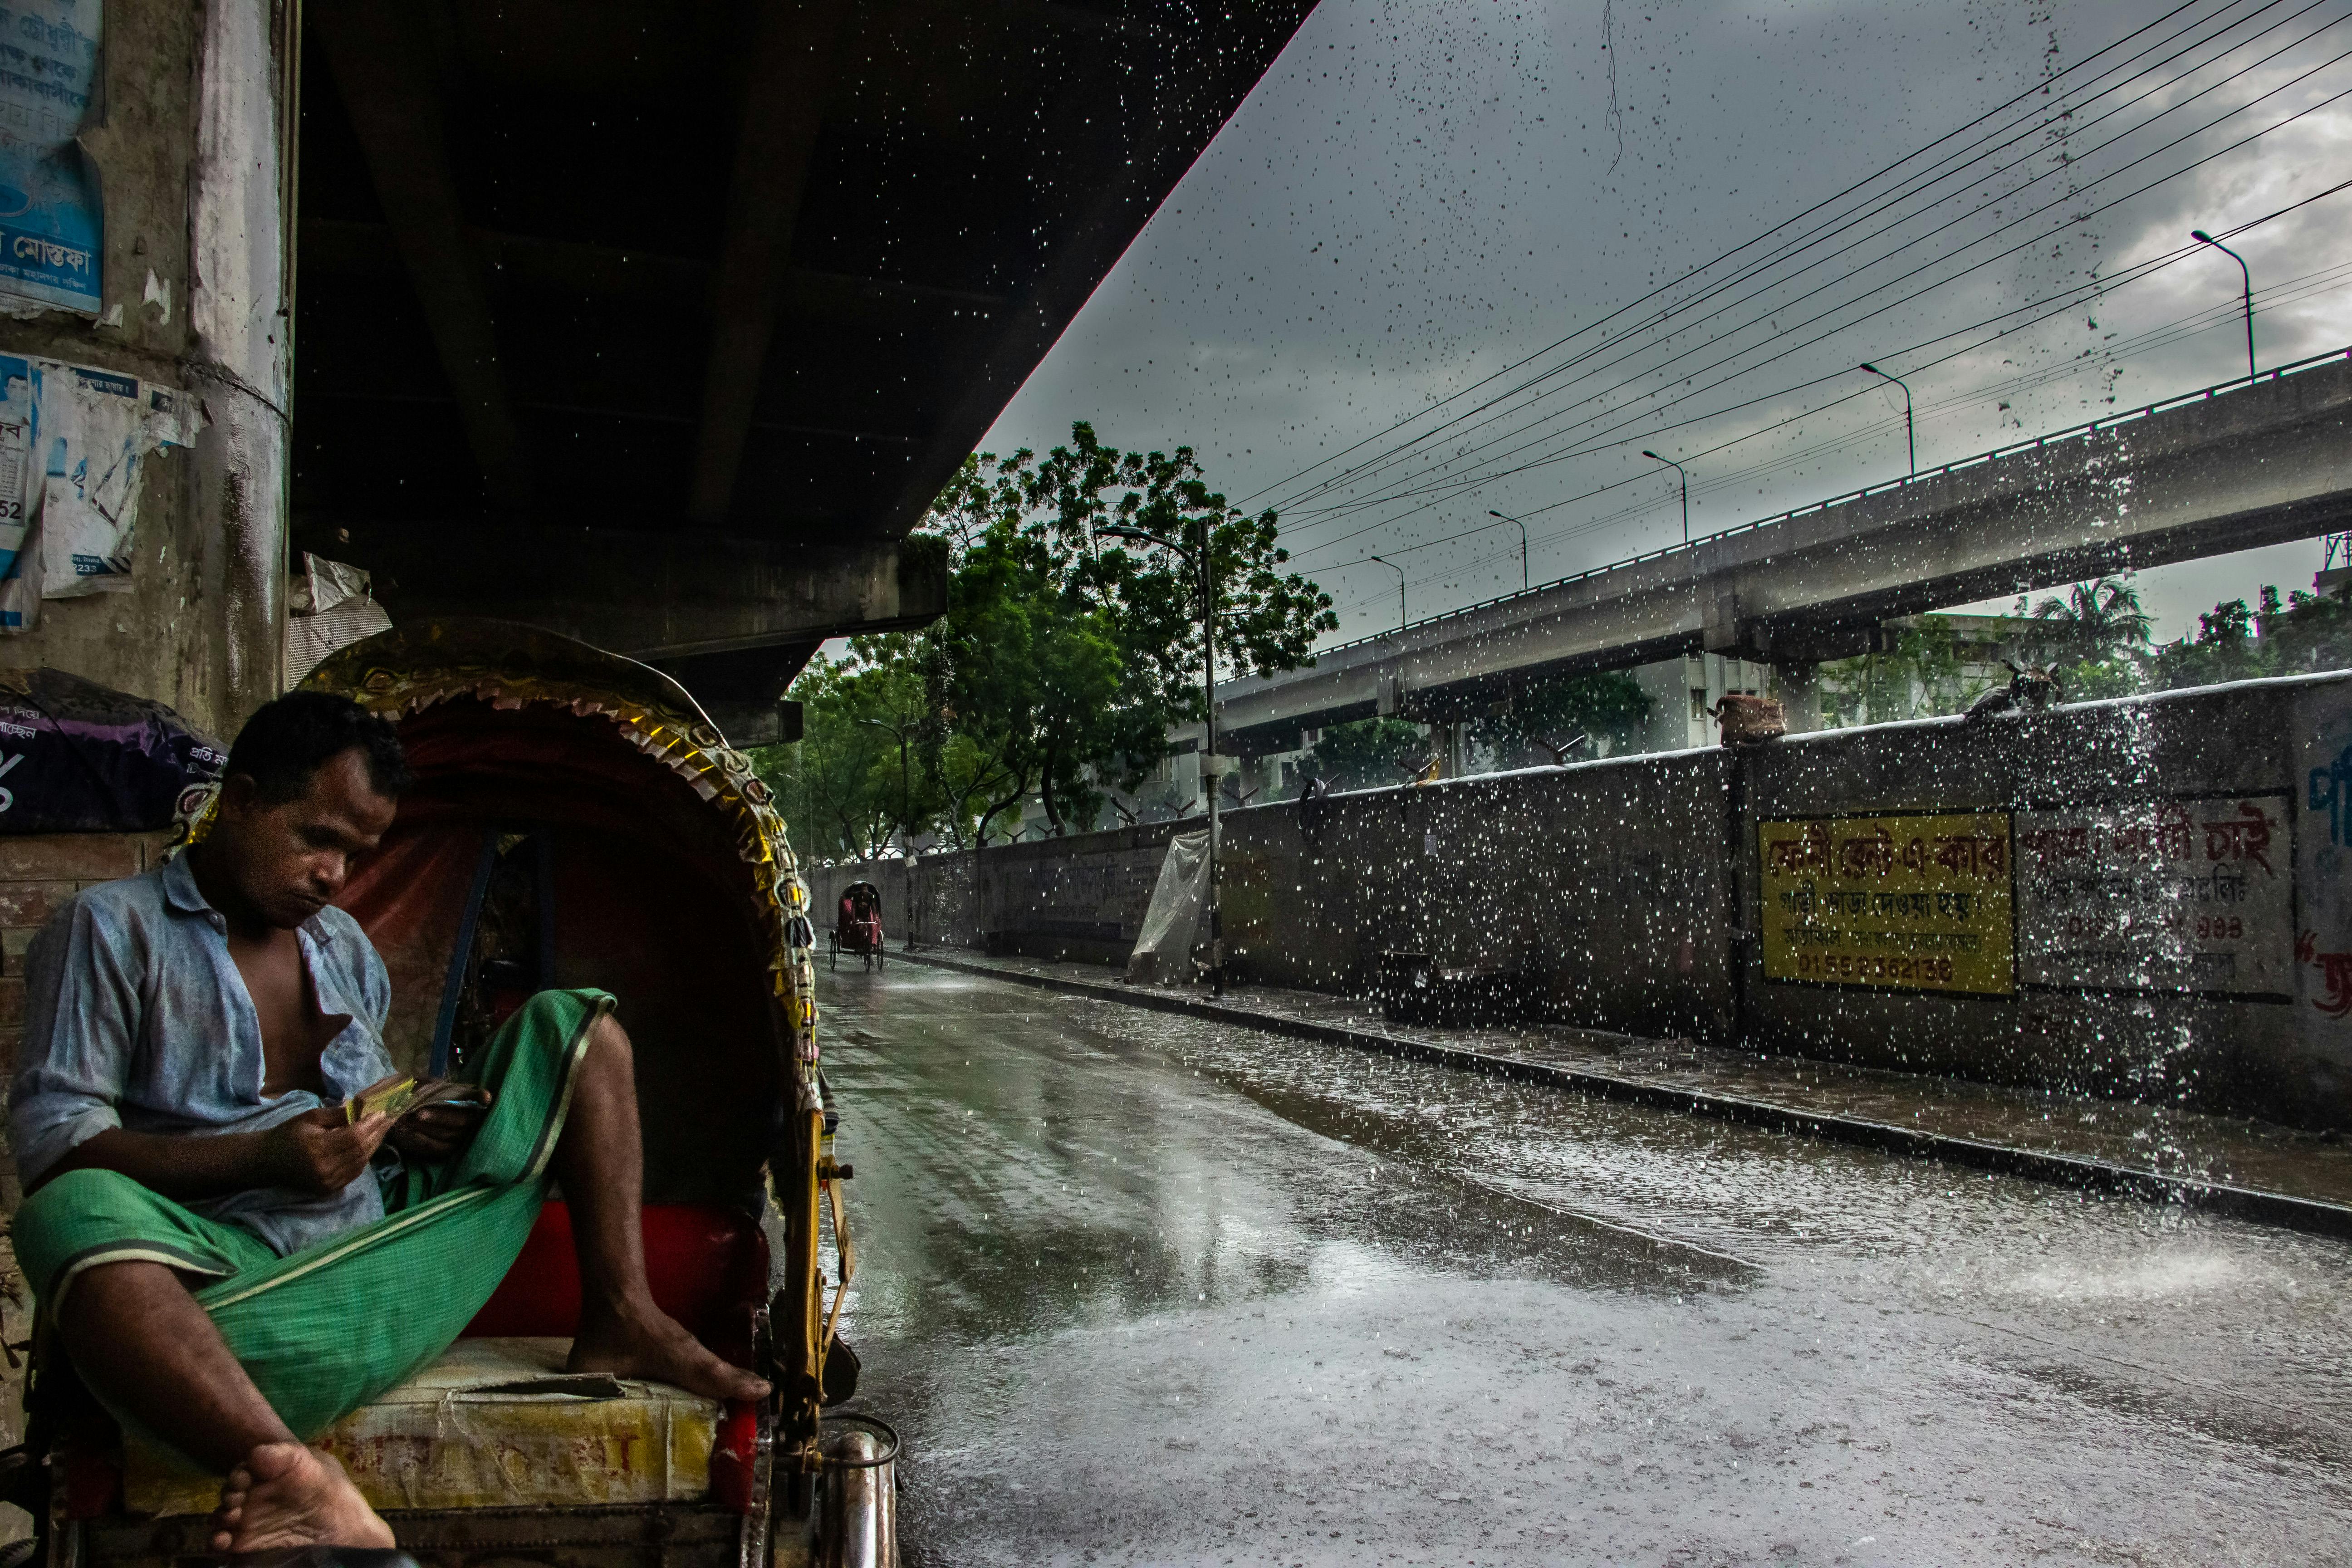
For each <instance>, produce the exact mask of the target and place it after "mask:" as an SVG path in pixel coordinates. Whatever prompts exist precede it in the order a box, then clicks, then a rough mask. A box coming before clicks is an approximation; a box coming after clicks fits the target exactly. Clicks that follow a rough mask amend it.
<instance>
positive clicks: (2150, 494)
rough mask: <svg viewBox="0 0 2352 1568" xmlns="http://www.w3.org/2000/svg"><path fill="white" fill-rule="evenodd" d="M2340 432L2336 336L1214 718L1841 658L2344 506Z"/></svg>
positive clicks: (1264, 687) (1336, 651) (1337, 710)
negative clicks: (1958, 608) (2025, 597)
mask: <svg viewBox="0 0 2352 1568" xmlns="http://www.w3.org/2000/svg"><path fill="white" fill-rule="evenodd" d="M2347 445H2352V353H2347V355H2345V356H2336V355H2331V356H2329V357H2328V360H2327V361H2326V363H2313V364H2310V365H2308V366H2307V367H2306V368H2304V369H2302V370H2300V371H2298V372H2297V373H2295V374H2274V375H2273V377H2272V378H2271V379H2268V380H2265V381H2263V382H2260V383H2258V384H2253V385H2247V384H2243V383H2233V384H2230V385H2228V386H2226V387H2221V388H2216V389H2213V390H2211V391H2210V392H2208V393H2205V394H2203V395H2198V396H2195V397H2192V398H2184V399H2181V400H2179V401H2177V402H2174V403H2171V404H2170V405H2158V406H2156V407H2154V408H2152V409H2148V410H2142V411H2138V412H2136V413H2133V414H2128V415H2124V416H2118V417H2117V418H2116V419H2115V420H2114V421H2113V422H2111V423H2110V422H2102V423H2101V424H2100V425H2099V426H2097V427H2095V428H2085V429H2083V430H2079V431H2076V432H2073V433H2069V434H2062V435H2059V436H2057V437H2046V438H2044V439H2042V440H2038V441H2034V442H2032V443H2021V444H2020V445H2018V446H2017V447H2014V448H2011V449H2008V450H2005V451H2003V452H2001V453H2000V454H1999V455H1993V456H1987V457H1983V458H1973V459H1970V460H1969V461H1966V462H1962V463H1957V464H1954V465H1952V466H1950V467H1948V468H1939V469H1934V470H1930V471H1929V472H1927V473H1925V474H1920V475H1917V476H1916V477H1914V478H1910V479H1904V480H1902V481H1901V482H1899V483H1896V484H1890V485H1885V486H1880V487H1877V488H1875V489H1871V490H1867V491H1864V492H1862V493H1859V494H1856V495H1853V496H1849V497H1845V498H1843V499H1841V500H1835V501H1832V502H1828V503H1825V504H1823V505H1821V506H1818V507H1810V508H1806V509H1803V510H1799V511H1796V512H1791V513H1789V514H1786V515H1784V516H1782V517H1780V518H1775V519H1771V520H1769V521H1762V522H1759V523H1758V524H1757V525H1755V526H1753V527H1750V528H1745V529H1738V530H1734V531H1729V532H1726V533H1721V534H1717V535H1713V536H1711V537H1708V538H1706V539H1701V540H1699V541H1698V542H1696V543H1695V544H1692V545H1689V546H1687V547H1685V548H1681V549H1676V550H1671V551H1661V552H1655V553H1654V554H1650V555H1645V556H1642V557H1638V558H1636V559H1635V560H1633V561H1628V562H1622V563H1618V564H1616V565H1614V566H1610V567H1604V568H1599V569H1596V570H1594V571H1591V572H1588V573H1583V574H1579V575H1577V576H1575V577H1570V578H1567V579H1565V580H1563V581H1561V582H1559V583H1554V584H1548V585H1546V586H1544V587H1540V588H1537V589H1535V590H1533V591H1532V592H1528V593H1521V594H1514V595H1507V596H1506V597H1504V598H1500V599H1496V600H1492V601H1490V602H1488V603H1486V604H1485V605H1472V606H1469V607H1467V608H1465V609H1462V610H1457V611H1454V612H1451V613H1449V614H1447V615H1444V616H1437V617H1434V618H1433V619H1431V620H1427V621H1423V622H1418V623H1416V624H1414V625H1413V626H1408V627H1405V628H1403V629H1402V630H1401V631H1399V632H1395V633H1390V634H1384V635H1381V636H1378V637H1366V638H1363V639H1360V640H1359V641H1356V642H1352V643H1344V644H1341V645H1339V647H1331V648H1326V649H1324V650H1323V651H1322V652H1321V653H1320V654H1319V655H1318V658H1317V659H1316V661H1315V663H1314V665H1313V666H1312V667H1309V668H1301V669H1297V670H1291V671H1286V672H1285V673H1282V674H1279V675H1274V676H1264V677H1261V676H1244V677H1242V678H1241V679H1237V680H1234V681H1233V682H1231V683H1230V684H1227V685H1223V686H1221V687H1219V689H1218V691H1219V696H1220V700H1219V702H1218V705H1217V712H1218V722H1219V729H1220V732H1221V733H1223V734H1238V735H1244V736H1246V735H1248V734H1251V733H1256V732H1262V733H1267V734H1280V733H1284V732H1289V731H1296V730H1297V728H1298V727H1299V726H1301V725H1302V724H1303V725H1307V726H1320V725H1324V724H1330V723H1338V722H1342V721H1346V720H1349V719H1353V718H1359V717H1362V716H1364V715H1367V714H1370V713H1372V712H1376V711H1385V710H1388V708H1390V707H1393V708H1394V709H1395V710H1397V711H1400V712H1404V713H1407V714H1409V715H1411V716H1414V717H1425V716H1440V717H1443V716H1449V715H1451V714H1458V712H1459V711H1460V705H1461V704H1464V703H1472V704H1475V703H1477V702H1480V701H1483V700H1487V699H1490V698H1492V697H1495V696H1497V695H1499V694H1500V693H1501V692H1502V691H1504V690H1506V689H1508V688H1509V687H1511V686H1512V685H1515V684H1521V683H1524V682H1527V681H1529V680H1534V679H1544V678H1548V677H1550V676H1554V675H1564V674H1570V673H1574V672H1577V671H1580V670H1587V669H1620V668H1629V667H1631V666H1633V665H1638V664H1644V663H1648V662H1650V661H1651V660H1654V659H1658V658H1671V657H1674V656H1675V655H1677V654H1681V653H1687V652H1698V651H1701V650H1704V651H1706V652H1710V653H1720V654H1724V655H1726V656H1730V657H1738V658H1748V659H1755V660H1759V661H1762V662H1769V663H1780V664H1811V663H1814V662H1817V661H1820V660H1822V659H1829V658H1850V657H1852V656H1853V655H1855V654H1859V653H1864V652H1868V651H1871V650H1872V648H1873V647H1874V640H1875V638H1876V637H1877V632H1878V627H1879V626H1880V625H1881V624H1882V623H1884V622H1885V621H1887V620H1890V619H1892V618H1894V617H1895V616H1909V615H1917V614H1921V613H1923V612H1927V611H1932V610H1934V609H1936V608H1937V607H1938V606H1939V605H1958V604H1967V603H1969V602H1970V601H1973V600H1980V599H1989V598H1995V597H2006V596H2007V595H2011V594H2017V593H2027V592H2032V591H2036V590H2039V589H2042V588H2045V587H2051V586H2054V585H2056V584H2061V583H2067V582H2078V581H2081V580H2082V579H2084V578H2086V577H2095V576H2100V575H2103V574H2107V573H2110V572H2118V571H2128V570H2146V569H2147V568H2150V567H2155V566H2164V565H2171V564H2175V563H2179V562H2184V561H2194V560H2199V559H2202V558H2204V557H2208V556H2212V555H2218V554H2222V553H2225V552H2231V551H2238V550H2248V549H2252V548H2254V547H2256V546H2260V545H2265V544H2276V543H2283V542H2286V541H2289V540H2295V539H2309V538H2313V537H2315V536H2317V535H2319V534H2322V533H2326V532H2329V531H2334V530H2336V529H2341V528H2344V527H2346V526H2347V525H2352V466H2347V464H2346V462H2345V460H2344V453H2345V451H2346V450H2347ZM1877 646H1883V645H1877Z"/></svg>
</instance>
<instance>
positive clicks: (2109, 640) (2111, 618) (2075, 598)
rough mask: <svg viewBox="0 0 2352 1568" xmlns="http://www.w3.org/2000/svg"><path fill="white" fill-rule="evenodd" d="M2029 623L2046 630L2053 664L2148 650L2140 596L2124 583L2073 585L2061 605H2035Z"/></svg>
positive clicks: (2053, 602)
mask: <svg viewBox="0 0 2352 1568" xmlns="http://www.w3.org/2000/svg"><path fill="white" fill-rule="evenodd" d="M2240 607H2241V608H2243V606H2242V605H2241V606H2240ZM2032 618H2033V619H2034V620H2036V621H2039V622H2042V623H2043V625H2044V626H2046V627H2047V628H2048V629H2047V631H2046V632H2045V633H2044V640H2045V642H2046V645H2047V648H2048V659H2049V662H2052V663H2057V662H2059V661H2062V660H2063V661H2065V662H2068V663H2075V662H2080V663H2085V664H2090V663H2096V662H2098V661H2099V660H2102V659H2106V658H2113V657H2115V656H2116V654H2119V653H2126V652H2137V650H2139V649H2141V648H2145V647H2147V633H2148V627H2149V626H2150V625H2151V624H2152V623H2151V622H2150V621H2149V619H2148V616H2147V611H2146V610H2143V609H2141V608H2140V604H2139V592H2138V590H2137V589H2135V588H2134V587H2133V586H2132V585H2131V584H2130V582H2129V581H2128V580H2126V579H2125V578H2122V577H2101V578H2098V579H2097V580H2095V581H2094V582H2089V583H2077V584H2074V586H2073V587H2072V588H2070V589H2068V590H2067V593H2066V596H2065V597H2064V598H2063V599H2058V598H2048V599H2044V600H2042V602H2041V603H2040V604H2038V605H2034V606H2033V612H2032Z"/></svg>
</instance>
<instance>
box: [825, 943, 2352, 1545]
mask: <svg viewBox="0 0 2352 1568" xmlns="http://www.w3.org/2000/svg"><path fill="white" fill-rule="evenodd" d="M823 998H824V1010H825V1011H824V1016H825V1025H824V1037H825V1040H826V1046H825V1060H826V1072H827V1075H828V1077H829V1079H830V1080H831V1082H832V1084H833V1086H834V1090H835V1101H836V1103H837V1104H838V1105H839V1106H840V1107H841V1109H842V1111H843V1118H844V1120H843V1128H842V1142H841V1151H840V1152H841V1153H842V1155H843V1157H845V1158H847V1159H850V1160H851V1161H852V1162H853V1163H855V1165H856V1172H857V1174H856V1179H855V1181H854V1182H853V1184H852V1187H851V1197H852V1199H853V1208H852V1215H853V1219H852V1226H853V1235H854V1237H855V1240H856V1250H857V1257H858V1262H859V1273H858V1278H857V1280H856V1286H855V1288H854V1289H853V1290H852V1291H851V1295H850V1300H849V1304H848V1307H847V1309H846V1311H845V1331H847V1332H848V1333H849V1334H850V1336H851V1337H852V1339H853V1340H854V1341H855V1342H856V1345H857V1348H858V1351H859V1352H860V1354H861V1355H862V1356H863V1357H864V1359H865V1363H866V1373H865V1379H864V1384H863V1387H862V1388H861V1390H860V1394H859V1397H858V1399H857V1401H856V1406H855V1407H856V1408H863V1409H869V1410H872V1411H873V1412H875V1413H876V1414H878V1415H883V1416H885V1417H886V1418H887V1419H888V1420H890V1421H892V1422H893V1423H894V1424H896V1425H897V1426H898V1428H899V1430H900V1431H901V1433H902V1434H903V1435H904V1436H905V1437H906V1440H907V1444H908V1458H907V1459H906V1461H905V1462H904V1464H903V1465H902V1467H901V1474H902V1478H903V1480H904V1483H905V1490H904V1492H903V1494H902V1510H903V1511H902V1521H903V1522H902V1527H901V1531H902V1542H903V1545H904V1549H905V1553H906V1560H907V1562H908V1564H909V1568H923V1565H927V1564H950V1563H952V1564H966V1563H971V1564H994V1563H1022V1564H1035V1563H1220V1564H1222V1563H1289V1564H1298V1565H1306V1564H1328V1563H1400V1564H1402V1563H1446V1564H1457V1563H1458V1564H1468V1563H1654V1564H1675V1565H1696V1564H1717V1563H1764V1564H1780V1563H1888V1564H1927V1563H1934V1564H1968V1563H2004V1564H2006V1563H2129V1564H2142V1563H2147V1564H2154V1563H2198V1564H2206V1563H2248V1564H2254V1563H2260V1564H2273V1563H2330V1564H2336V1563H2343V1562H2345V1561H2347V1557H2352V1311H2347V1307H2348V1306H2352V1247H2347V1245H2346V1244H2344V1243H2341V1242H2336V1241H2329V1240H2325V1239H2320V1238H2315V1237H2305V1236H2299V1235H2293V1234H2289V1233H2284V1232H2279V1231H2273V1230H2267V1229H2263V1228H2262V1227H2259V1226H2250V1225H2246V1224H2243V1223H2240V1222H2235V1221H2229V1220H2221V1219H2214V1218H2210V1217H2206V1216H2201V1215H2195V1214H2192V1213H2186V1212H2182V1211H2180V1210H2178V1209H2173V1208H2168V1207H2164V1206H2159V1205H2149V1204H2145V1203H2140V1202H2136V1201H2130V1200H2102V1199H2098V1198H2094V1197H2086V1196H2084V1195H2083V1194H2077V1193H2075V1192H2073V1191H2070V1190H2067V1189H2064V1188H2060V1187H2053V1186H2049V1185H2045V1184H2039V1183H2034V1182H2028V1181H2021V1180H2016V1179H2011V1178H1995V1177H1987V1176H1984V1175H1981V1174H1976V1173H1968V1172H1964V1171H1961V1170H1958V1169H1955V1168H1951V1167H1948V1166H1943V1165H1939V1164H1937V1163H1929V1162H1920V1161H1912V1160H1906V1159H1898V1158H1892V1157H1889V1156H1885V1155H1882V1154H1878V1153H1875V1152H1869V1151H1864V1150H1857V1149H1853V1148H1848V1147H1843V1146H1840V1145H1832V1144H1823V1143H1815V1142H1806V1141H1802V1140H1795V1139H1789V1138H1784V1137H1779V1136H1775V1135H1772V1134H1768V1133H1762V1132H1755V1131H1747V1130H1743V1129H1740V1128H1737V1127H1733V1126H1727V1125H1726V1124H1723V1123H1720V1122H1714V1121H1699V1120H1694V1119H1689V1118H1685V1117H1681V1116H1677V1115H1672V1114H1665V1113H1660V1112H1655V1111H1649V1110H1641V1109H1639V1108H1635V1107H1630V1106H1625V1105H1620V1104H1612V1103H1608V1102H1602V1101H1595V1100H1583V1099H1580V1098H1578V1097H1575V1096H1573V1095H1569V1094H1564V1093H1562V1092H1560V1091H1559V1090H1557V1089H1543V1088H1538V1087H1533V1086H1527V1085H1516V1084H1511V1083H1507V1082H1503V1081H1499V1080H1496V1079H1487V1078H1482V1077H1477V1076H1473V1075H1469V1074H1465V1073H1459V1072H1454V1071H1451V1070H1448V1069H1444V1068H1430V1067H1424V1066H1422V1065H1419V1064H1415V1063H1410V1062H1404V1061H1399V1060H1395V1059H1392V1058H1383V1057H1372V1056H1366V1055H1362V1054H1360V1053H1357V1052H1353V1051H1349V1050H1346V1049H1343V1048H1339V1047H1330V1046H1322V1045H1315V1044H1309V1043H1305V1042H1299V1041H1293V1040H1286V1039H1281V1038H1278V1037H1270V1036H1265V1035H1260V1034H1256V1033H1255V1032H1252V1031H1246V1030H1240V1029H1235V1028H1232V1027H1228V1026H1218V1025H1213V1024H1209V1023H1205V1022H1201V1021H1196V1020H1192V1019H1189V1018H1183V1017H1177V1016H1167V1015H1162V1014H1158V1013H1150V1012H1144V1011H1141V1010H1139V1009H1135V1008H1131V1007H1127V1006H1122V1005H1118V1004H1114V1003H1103V1002H1094V1001H1088V1000H1083V999H1077V998H1071V997H1064V996H1055V995H1049V994H1040V993H1038V992H1037V991H1034V990H1032V989H1029V988H1026V987H1022V986H1016V985H1013V984H1006V983H1003V982H999V981H992V980H986V979H982V978H979V977H976V976H971V975H967V974H960V973H950V972H946V971H940V970H930V969H924V968H921V967H919V966H917V965H914V964H910V963H893V964H891V965H890V966H889V967H888V968H887V969H886V970H884V971H883V972H881V973H878V974H868V973H859V972H852V971H844V972H843V973H839V974H837V975H830V974H829V975H826V976H824V990H823Z"/></svg>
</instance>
